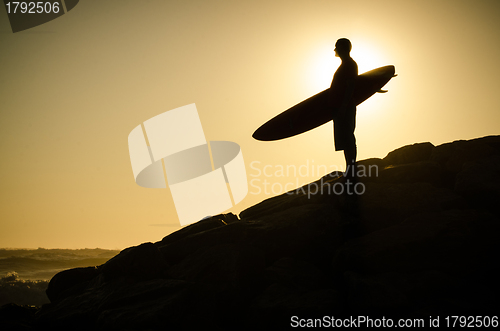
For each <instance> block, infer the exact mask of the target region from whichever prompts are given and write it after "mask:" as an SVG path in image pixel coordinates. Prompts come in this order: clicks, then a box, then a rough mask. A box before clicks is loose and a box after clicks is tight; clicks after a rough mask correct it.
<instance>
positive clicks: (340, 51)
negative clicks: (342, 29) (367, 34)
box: [335, 38, 352, 57]
mask: <svg viewBox="0 0 500 331" xmlns="http://www.w3.org/2000/svg"><path fill="white" fill-rule="evenodd" d="M351 48H352V45H351V42H350V41H349V39H346V38H340V39H339V40H337V42H336V43H335V56H339V57H344V56H349V53H350V52H351Z"/></svg>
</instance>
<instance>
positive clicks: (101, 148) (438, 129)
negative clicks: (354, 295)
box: [0, 0, 500, 249]
mask: <svg viewBox="0 0 500 331" xmlns="http://www.w3.org/2000/svg"><path fill="white" fill-rule="evenodd" d="M499 18H500V1H498V0H420V1H401V0H394V1H385V0H379V1H372V0H366V1H354V0H353V1H332V0H329V1H316V0H308V1H297V0H294V1H274V0H265V1H260V0H259V1H256V0H252V1H229V0H225V1H211V0H202V1H185V0H182V1H170V0H169V1H165V0H141V1H138V0H135V1H132V0H105V1H102V0H82V1H80V3H79V4H78V5H77V6H76V7H75V8H74V9H73V10H72V11H70V12H68V13H67V14H65V15H63V16H62V17H60V18H57V19H55V20H53V21H50V22H48V23H46V24H43V25H40V26H38V27H34V28H32V29H28V30H25V31H21V32H18V33H15V34H14V33H12V31H11V29H10V26H9V21H8V18H7V14H6V11H5V8H4V7H3V6H0V153H1V154H0V155H1V163H0V189H1V190H0V194H1V198H0V213H1V214H0V247H30V248H31V247H33V248H36V247H45V248H56V247H58V248H84V247H89V248H94V247H101V248H119V249H121V248H125V247H128V246H131V245H137V244H140V243H141V242H146V241H156V240H160V239H161V238H162V237H163V236H165V235H167V234H168V233H170V232H172V231H175V230H177V229H178V228H180V225H179V221H178V219H177V214H176V211H175V207H174V203H173V201H172V197H171V194H170V191H169V190H168V189H146V188H142V187H139V186H138V185H137V184H136V183H135V181H134V178H133V174H132V169H131V165H130V158H129V154H128V145H127V137H128V134H129V133H130V131H131V130H132V129H133V128H134V127H136V126H137V125H139V124H140V123H142V122H144V121H145V120H147V119H149V118H151V117H153V116H155V115H158V114H160V113H163V112H165V111H168V110H171V109H174V108H177V107H180V106H183V105H187V104H191V103H196V106H197V108H198V113H199V116H200V119H201V122H202V125H203V129H204V133H205V137H206V139H207V140H227V141H233V142H236V143H238V144H239V145H240V146H241V149H242V152H243V158H244V160H245V165H246V168H247V173H248V180H249V183H250V181H252V180H253V182H252V185H250V186H249V193H248V195H247V197H246V198H245V199H244V200H243V201H242V202H241V203H239V204H238V205H236V206H235V207H233V208H232V209H230V210H229V211H232V212H234V213H239V212H240V211H242V210H243V209H245V208H247V207H249V206H251V205H253V204H255V203H258V202H260V201H261V200H263V199H266V198H269V197H271V196H273V195H275V194H279V193H283V192H284V191H280V190H279V188H280V187H284V186H285V185H287V184H289V183H291V184H289V185H288V186H287V187H288V188H290V187H291V185H292V184H293V185H294V186H293V187H296V184H297V183H298V184H305V183H308V182H310V181H313V180H315V179H317V178H319V177H320V176H321V175H323V174H324V171H323V172H322V173H317V171H316V170H317V169H318V166H323V168H324V167H326V168H327V169H334V168H339V169H342V168H343V167H344V156H343V154H342V152H335V151H334V148H333V140H332V125H331V123H329V124H326V125H324V126H322V127H320V128H317V129H315V130H313V131H310V132H307V133H305V134H302V135H299V136H296V137H293V138H288V139H285V140H281V141H275V142H261V141H256V140H254V139H253V138H252V137H251V136H252V133H253V132H254V131H255V129H257V128H258V127H259V126H260V125H262V124H263V123H264V122H266V121H267V120H269V119H270V118H272V117H273V116H275V115H277V114H278V113H280V112H281V111H283V110H285V109H287V108H289V107H291V106H293V105H294V104H296V103H298V102H300V101H302V100H303V99H306V98H308V97H310V96H311V95H313V94H316V93H318V92H320V91H321V90H323V89H325V88H328V87H329V85H330V82H331V79H332V76H333V73H334V72H335V70H336V68H337V67H338V65H339V64H340V60H339V59H338V58H335V57H334V52H333V48H334V44H335V41H336V40H337V39H338V38H342V37H346V38H349V39H350V40H351V42H352V44H353V50H352V53H351V55H352V57H353V58H354V60H356V61H357V62H358V66H359V71H360V73H362V72H364V71H368V70H370V69H374V68H376V67H380V66H384V65H389V64H393V65H395V67H396V72H397V73H398V75H399V76H398V77H397V78H394V79H393V80H391V81H390V82H389V83H388V84H387V85H386V86H385V89H388V90H389V93H386V94H377V95H375V96H373V97H372V98H371V99H370V100H368V101H366V102H365V103H363V104H362V105H360V106H359V107H358V113H357V128H356V138H357V145H358V159H366V158H370V157H384V156H385V155H386V154H387V153H388V152H390V151H391V150H393V149H395V148H397V147H400V146H403V145H406V144H411V143H416V142H426V141H430V142H432V143H433V144H435V145H437V144H441V143H444V142H448V141H453V140H457V139H471V138H476V137H480V136H485V135H493V134H499V133H500V132H499V123H500V116H499V110H500V109H499V107H498V99H497V98H498V91H500V80H499V77H500V65H499V63H498V62H499V61H500V20H499ZM265 166H268V167H267V168H266V169H267V170H268V174H269V173H271V176H269V177H267V176H265V175H264V174H262V173H261V175H260V176H258V173H259V171H262V170H263V168H264V167H265ZM279 166H284V167H286V166H295V167H297V168H298V167H300V166H303V169H308V173H306V174H305V175H304V176H299V177H294V176H292V175H289V176H280V175H279V174H278V175H276V174H273V171H272V170H273V169H278V168H279ZM320 168H321V167H320ZM323 168H321V169H323ZM313 172H314V173H313ZM303 173H304V172H303ZM264 180H267V182H268V183H270V185H271V184H274V192H272V190H271V189H270V186H268V187H267V194H266V192H265V187H264ZM258 191H260V193H259V192H258ZM273 193H274V194H273Z"/></svg>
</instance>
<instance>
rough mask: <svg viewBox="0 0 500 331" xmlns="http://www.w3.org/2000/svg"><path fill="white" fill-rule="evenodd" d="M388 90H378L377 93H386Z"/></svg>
mask: <svg viewBox="0 0 500 331" xmlns="http://www.w3.org/2000/svg"><path fill="white" fill-rule="evenodd" d="M387 92H388V90H378V91H377V93H387Z"/></svg>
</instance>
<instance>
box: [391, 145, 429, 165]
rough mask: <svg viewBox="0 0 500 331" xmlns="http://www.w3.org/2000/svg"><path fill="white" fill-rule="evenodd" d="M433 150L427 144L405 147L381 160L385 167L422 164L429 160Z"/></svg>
mask: <svg viewBox="0 0 500 331" xmlns="http://www.w3.org/2000/svg"><path fill="white" fill-rule="evenodd" d="M433 150H434V145H433V144H431V143H429V142H427V143H419V144H413V145H407V146H403V147H400V148H398V149H396V150H394V151H392V152H390V153H389V154H387V156H386V157H385V158H384V159H383V160H384V163H385V164H386V165H387V166H389V165H400V164H407V163H418V162H424V161H427V160H429V158H430V157H431V154H432V151H433Z"/></svg>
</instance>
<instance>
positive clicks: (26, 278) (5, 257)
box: [0, 248, 120, 306]
mask: <svg viewBox="0 0 500 331" xmlns="http://www.w3.org/2000/svg"><path fill="white" fill-rule="evenodd" d="M119 252H120V251H118V250H106V249H100V248H96V249H44V248H38V249H0V306H1V305H4V304H6V303H11V302H12V303H17V304H19V305H34V306H41V305H42V304H44V303H48V302H49V299H48V298H47V296H46V295H45V289H46V288H47V285H48V283H49V281H50V279H51V278H52V277H53V276H54V275H55V274H56V273H58V272H59V271H62V270H66V269H71V268H77V267H88V266H97V265H101V264H103V263H105V262H106V261H108V260H109V259H110V258H112V257H113V256H115V255H116V254H118V253H119Z"/></svg>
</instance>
